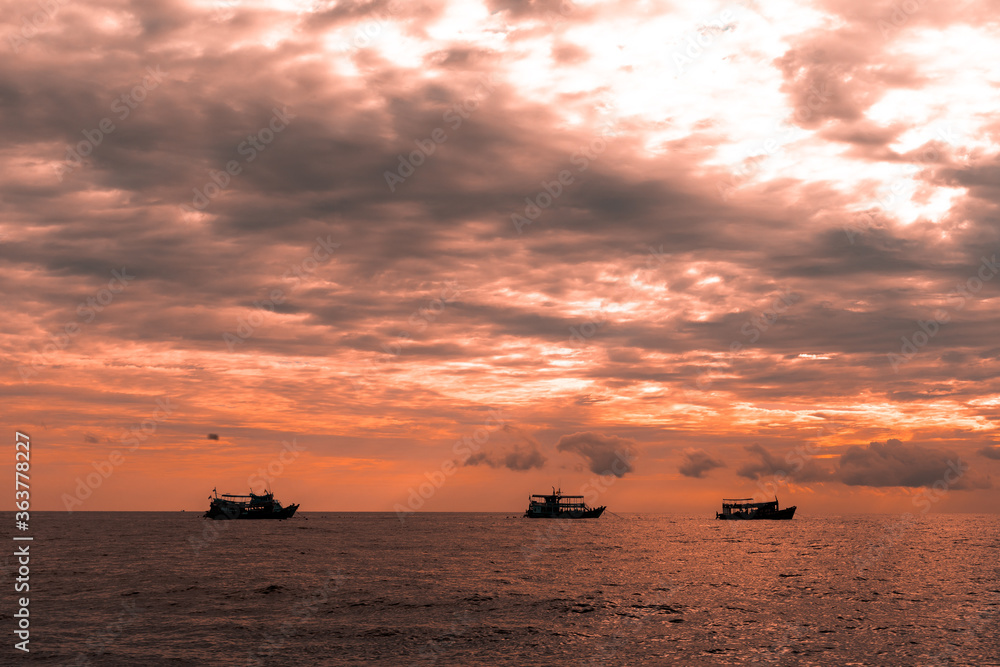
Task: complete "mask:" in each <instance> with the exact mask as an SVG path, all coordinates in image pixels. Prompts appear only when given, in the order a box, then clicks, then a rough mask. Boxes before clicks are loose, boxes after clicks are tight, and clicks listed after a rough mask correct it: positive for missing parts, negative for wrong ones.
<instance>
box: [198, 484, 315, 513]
mask: <svg viewBox="0 0 1000 667" xmlns="http://www.w3.org/2000/svg"><path fill="white" fill-rule="evenodd" d="M212 492H213V493H214V494H215V497H214V498H213V497H212V496H209V497H208V499H209V500H211V501H212V502H211V504H210V505H209V506H208V511H206V512H205V514H203V515H202V516H203V517H204V518H206V519H278V520H282V519H291V518H292V516H293V515H294V514H295V510H297V509H298V508H299V506H298V505H296V504H292V505H289V506H288V507H282V506H281V503H279V502H278V501H277V500H275V499H274V494H273V493H272V492H270V491H268V490H265V491H264V493H263V494H261V495H257V494H256V493H254V492H253V491H250V495H249V496H236V495H232V494H230V493H223V494H222V495H219V492H218V491H216V490H215V489H212Z"/></svg>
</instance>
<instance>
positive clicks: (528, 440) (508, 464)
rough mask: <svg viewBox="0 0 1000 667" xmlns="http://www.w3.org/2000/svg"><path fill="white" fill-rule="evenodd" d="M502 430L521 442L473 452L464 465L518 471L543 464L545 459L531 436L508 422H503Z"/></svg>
mask: <svg viewBox="0 0 1000 667" xmlns="http://www.w3.org/2000/svg"><path fill="white" fill-rule="evenodd" d="M503 430H504V432H506V433H509V434H511V435H513V436H515V437H517V438H518V439H519V440H520V441H521V442H518V443H516V444H515V445H514V446H513V448H511V449H509V450H505V451H501V452H479V453H477V454H473V455H472V456H470V457H469V458H468V459H467V460H466V461H465V465H467V466H476V465H487V466H490V467H491V468H507V469H508V470H514V471H518V472H523V471H525V470H531V469H532V468H539V469H540V468H543V467H544V466H545V462H546V461H547V459H546V457H545V455H544V454H542V452H541V447H540V446H539V444H538V443H537V442H536V441H535V440H534V439H533V438H532V437H531V436H529V435H528V434H527V433H525V432H524V431H523V430H521V429H519V428H517V427H516V426H512V425H510V424H504V426H503Z"/></svg>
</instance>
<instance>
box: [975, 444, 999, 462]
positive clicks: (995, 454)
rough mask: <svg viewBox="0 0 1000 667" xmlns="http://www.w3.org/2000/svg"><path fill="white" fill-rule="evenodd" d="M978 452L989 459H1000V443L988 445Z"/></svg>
mask: <svg viewBox="0 0 1000 667" xmlns="http://www.w3.org/2000/svg"><path fill="white" fill-rule="evenodd" d="M976 453H977V454H979V455H980V456H985V457H986V458H988V459H994V460H997V461H1000V445H987V446H985V447H983V448H982V449H980V450H979V451H978V452H976Z"/></svg>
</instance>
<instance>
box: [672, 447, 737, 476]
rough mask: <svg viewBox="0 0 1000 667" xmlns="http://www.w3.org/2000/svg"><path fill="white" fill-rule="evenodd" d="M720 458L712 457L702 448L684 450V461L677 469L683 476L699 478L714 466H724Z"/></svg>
mask: <svg viewBox="0 0 1000 667" xmlns="http://www.w3.org/2000/svg"><path fill="white" fill-rule="evenodd" d="M725 467H726V464H725V463H723V462H722V461H721V460H720V459H716V458H713V457H712V456H711V455H710V454H709V453H708V452H706V451H705V450H703V449H692V450H688V451H685V452H684V461H683V463H681V465H680V467H679V468H678V470H679V471H680V473H681V474H682V475H684V476H685V477H695V478H697V479H701V478H702V477H704V476H705V473H706V472H708V471H709V470H712V469H714V468H725Z"/></svg>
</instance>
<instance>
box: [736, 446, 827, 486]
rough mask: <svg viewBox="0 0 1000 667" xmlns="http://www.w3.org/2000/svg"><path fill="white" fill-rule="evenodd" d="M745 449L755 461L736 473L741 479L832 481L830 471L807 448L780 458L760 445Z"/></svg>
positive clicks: (745, 464)
mask: <svg viewBox="0 0 1000 667" xmlns="http://www.w3.org/2000/svg"><path fill="white" fill-rule="evenodd" d="M744 449H745V450H746V451H748V452H750V453H751V454H752V455H753V456H754V459H753V460H751V461H748V462H747V463H744V464H743V465H742V466H740V468H739V469H738V470H737V471H736V474H737V475H739V476H740V477H746V478H747V479H754V480H756V479H764V478H766V477H769V476H774V477H775V478H776V479H778V480H779V481H795V482H823V481H827V480H829V479H830V471H829V470H828V469H827V468H826V467H824V466H823V465H822V464H820V463H819V462H817V461H816V459H815V458H813V457H812V456H811V455H810V453H809V450H808V449H806V448H799V449H793V450H791V451H788V452H786V453H784V455H783V456H780V457H779V456H777V455H775V454H772V453H771V452H770V451H768V449H767V448H766V447H764V446H763V445H761V444H759V443H753V444H752V445H747V446H746V447H744Z"/></svg>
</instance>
